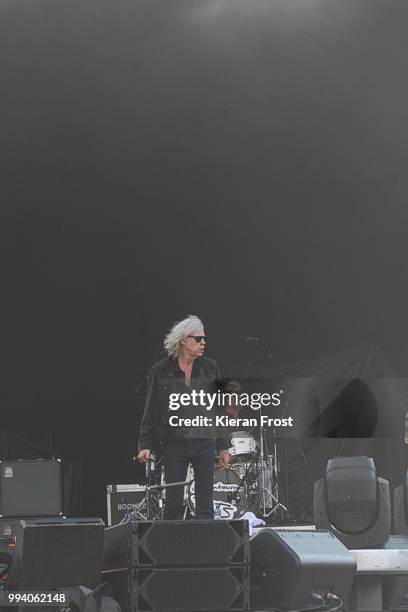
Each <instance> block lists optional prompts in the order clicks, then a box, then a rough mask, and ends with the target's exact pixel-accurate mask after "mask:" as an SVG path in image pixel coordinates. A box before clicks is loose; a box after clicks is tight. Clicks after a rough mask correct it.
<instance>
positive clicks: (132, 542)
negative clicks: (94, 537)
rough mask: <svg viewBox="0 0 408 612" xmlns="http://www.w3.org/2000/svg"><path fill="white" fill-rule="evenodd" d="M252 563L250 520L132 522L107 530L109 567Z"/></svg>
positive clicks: (106, 562) (105, 560)
mask: <svg viewBox="0 0 408 612" xmlns="http://www.w3.org/2000/svg"><path fill="white" fill-rule="evenodd" d="M248 563H249V535H248V523H247V521H239V520H231V521H211V520H192V521H130V522H129V523H124V524H123V525H114V526H112V527H107V528H106V529H105V536H104V553H103V567H104V569H106V570H109V569H120V568H125V567H132V566H134V565H135V566H138V567H144V566H147V567H155V566H164V565H167V566H176V565H180V564H182V565H186V566H198V565H201V566H208V565H220V566H221V565H248Z"/></svg>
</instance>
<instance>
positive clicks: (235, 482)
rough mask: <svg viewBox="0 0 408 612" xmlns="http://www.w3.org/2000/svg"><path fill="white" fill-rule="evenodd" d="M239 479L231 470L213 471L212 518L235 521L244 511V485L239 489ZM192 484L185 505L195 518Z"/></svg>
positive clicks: (245, 499) (245, 494)
mask: <svg viewBox="0 0 408 612" xmlns="http://www.w3.org/2000/svg"><path fill="white" fill-rule="evenodd" d="M240 480H241V478H240V477H239V475H238V474H237V472H236V471H235V470H233V469H231V468H223V469H216V470H214V486H213V490H214V518H216V519H236V518H239V517H240V516H242V515H243V514H244V513H245V511H246V504H247V492H246V487H245V485H244V486H242V487H241V488H240V487H239V483H240ZM194 484H195V483H194V482H192V483H191V484H190V486H189V488H188V500H187V505H188V508H189V510H190V512H191V514H192V515H193V516H195V489H194Z"/></svg>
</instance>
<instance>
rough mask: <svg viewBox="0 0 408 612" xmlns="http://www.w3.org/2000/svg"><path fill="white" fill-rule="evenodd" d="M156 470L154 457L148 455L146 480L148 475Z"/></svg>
mask: <svg viewBox="0 0 408 612" xmlns="http://www.w3.org/2000/svg"><path fill="white" fill-rule="evenodd" d="M155 469H156V455H155V454H154V453H150V457H149V459H148V460H147V461H146V478H147V479H148V478H149V476H150V474H151V473H152V472H154V471H155Z"/></svg>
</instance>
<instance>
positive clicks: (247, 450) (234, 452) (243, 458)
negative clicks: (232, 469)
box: [228, 431, 256, 463]
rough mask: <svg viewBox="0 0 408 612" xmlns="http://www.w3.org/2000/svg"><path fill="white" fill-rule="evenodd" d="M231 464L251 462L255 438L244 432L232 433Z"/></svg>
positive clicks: (254, 451)
mask: <svg viewBox="0 0 408 612" xmlns="http://www.w3.org/2000/svg"><path fill="white" fill-rule="evenodd" d="M228 452H229V454H230V455H231V463H243V462H244V463H245V462H248V461H251V459H252V457H253V456H254V455H255V453H256V441H255V438H254V437H253V436H252V435H251V434H250V433H249V432H246V431H234V432H232V434H231V448H230V449H229V451H228Z"/></svg>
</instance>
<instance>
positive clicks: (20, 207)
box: [0, 0, 408, 514]
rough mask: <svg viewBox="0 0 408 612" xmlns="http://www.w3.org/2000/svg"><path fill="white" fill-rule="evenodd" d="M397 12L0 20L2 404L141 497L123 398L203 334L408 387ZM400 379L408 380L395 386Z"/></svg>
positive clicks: (148, 10)
mask: <svg viewBox="0 0 408 612" xmlns="http://www.w3.org/2000/svg"><path fill="white" fill-rule="evenodd" d="M407 17H408V5H407V3H406V2H405V1H404V0H390V1H389V2H386V3H385V2H383V1H382V0H359V1H357V2H350V1H347V0H333V1H331V2H323V1H321V0H292V1H291V2H287V0H270V1H269V2H264V1H263V0H251V2H248V1H247V0H172V1H171V2H168V1H167V0H136V1H134V0H131V1H130V0H115V2H111V1H109V2H108V1H107V0H88V1H87V2H84V1H79V0H71V1H69V2H68V1H67V0H36V2H31V0H21V1H19V2H12V1H11V0H1V1H0V71H1V74H2V84H1V96H0V122H1V160H0V161H1V164H0V173H1V181H0V190H1V214H2V219H1V225H0V232H1V240H0V245H1V249H2V281H1V284H0V291H1V314H2V322H3V332H2V346H1V368H0V381H1V387H0V390H1V404H2V421H3V422H4V427H9V428H11V429H14V430H15V431H18V432H20V433H21V434H24V435H26V436H27V437H29V438H32V439H37V440H38V439H40V438H41V436H42V435H43V433H44V431H46V430H48V429H50V428H51V429H52V430H53V433H54V436H55V437H56V438H58V439H59V444H60V445H61V447H62V448H64V449H65V451H66V453H67V454H68V456H71V457H72V456H74V455H75V456H80V457H81V459H82V464H83V478H84V483H85V484H84V491H83V504H84V506H83V511H84V512H87V513H89V514H100V513H101V508H102V507H103V487H104V484H105V483H106V482H108V481H111V480H116V481H122V482H124V481H129V480H132V479H137V477H138V476H139V475H140V472H138V470H137V469H136V468H135V466H134V465H133V464H132V462H131V461H130V459H129V457H130V456H131V455H133V454H134V450H135V444H136V442H135V441H136V437H137V419H138V415H139V413H140V409H141V403H142V392H140V394H139V395H138V394H137V393H136V391H135V390H136V387H137V384H138V382H139V381H140V380H141V378H142V377H143V375H144V373H145V371H146V369H147V367H148V366H149V364H150V363H151V361H152V359H153V358H154V355H155V354H157V349H158V345H159V342H160V339H161V337H162V336H163V334H164V333H165V331H166V329H167V327H168V325H169V323H170V322H171V321H173V320H174V319H176V318H178V317H181V316H183V315H184V314H187V313H190V312H193V313H197V314H199V315H201V316H202V317H203V318H204V320H205V321H206V323H207V331H208V335H209V337H210V341H209V346H208V352H209V354H212V355H213V356H215V357H216V358H217V359H218V361H219V362H220V365H221V368H222V370H223V372H224V373H235V372H236V371H238V370H239V369H242V368H243V367H245V364H246V363H247V361H248V359H249V358H250V350H251V349H249V348H248V346H247V345H246V344H245V342H243V341H242V338H241V337H242V336H246V335H255V336H262V337H263V338H265V339H266V341H267V342H268V344H269V345H270V346H271V347H272V349H273V352H274V354H275V355H277V357H278V359H280V360H282V361H283V362H293V361H300V360H308V359H313V358H316V357H319V356H320V355H321V354H323V353H326V352H329V351H332V350H335V349H338V348H341V347H344V346H349V345H351V344H355V343H358V342H373V343H375V344H377V345H379V346H381V347H382V348H383V349H384V350H385V352H386V353H388V354H390V355H392V356H394V357H395V359H397V360H398V361H399V364H400V367H401V369H400V371H401V373H402V374H404V373H406V372H405V366H404V364H405V361H404V356H405V355H406V350H407V349H406V339H405V333H404V330H405V322H406V312H407V306H408V304H407V302H408V296H407V290H406V283H405V268H406V261H407V246H406V244H407V243H406V237H405V234H406V222H407V215H408V213H407V209H406V206H405V201H406V187H407V180H408V179H407V175H406V172H405V166H406V154H407V142H408V139H407V127H406V126H407V125H408V122H407V120H406V119H407V112H408V111H407V109H408V103H407V102H408V100H407V98H408V96H407V94H408V85H407V80H406V78H405V72H406V70H405V58H406V52H407V38H406V28H405V24H406V22H407ZM402 368H404V369H402Z"/></svg>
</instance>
